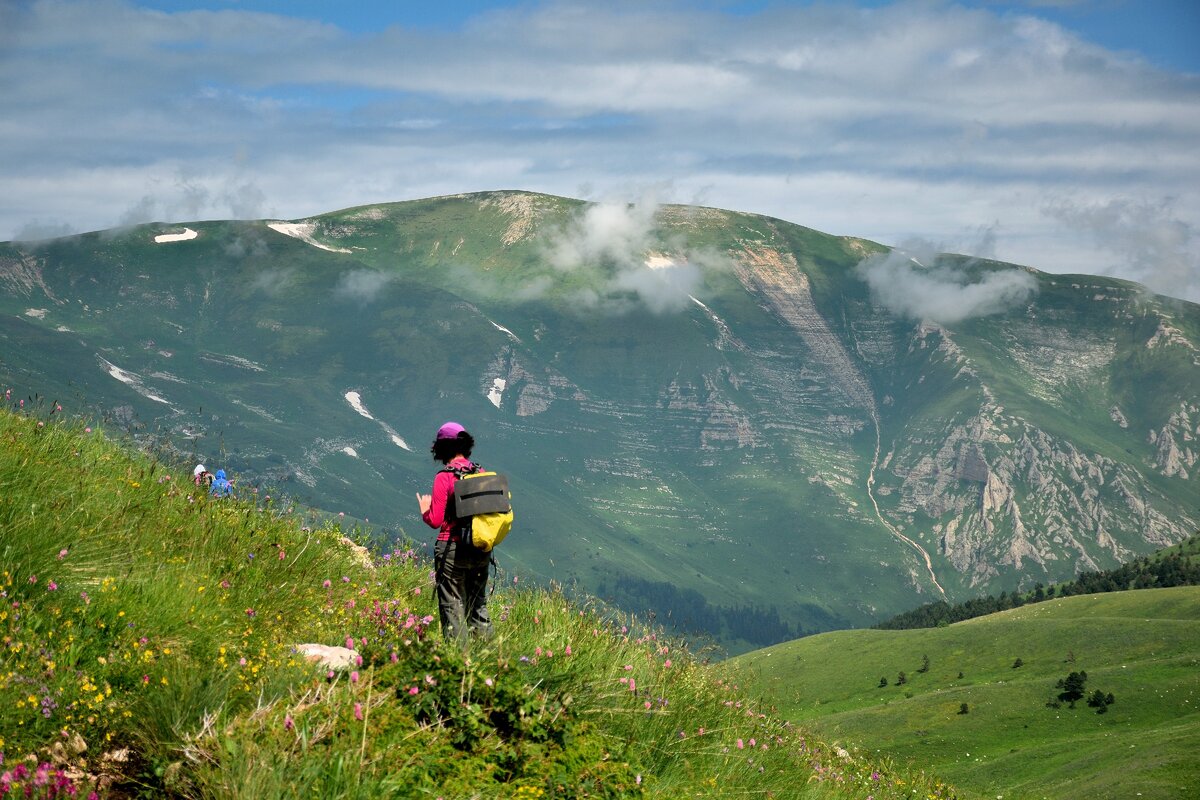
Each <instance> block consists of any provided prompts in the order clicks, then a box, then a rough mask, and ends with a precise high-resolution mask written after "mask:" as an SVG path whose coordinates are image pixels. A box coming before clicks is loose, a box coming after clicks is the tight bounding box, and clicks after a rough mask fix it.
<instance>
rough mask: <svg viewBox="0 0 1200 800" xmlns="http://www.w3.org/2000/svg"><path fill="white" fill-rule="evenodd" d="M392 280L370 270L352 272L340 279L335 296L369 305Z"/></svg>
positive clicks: (334, 290)
mask: <svg viewBox="0 0 1200 800" xmlns="http://www.w3.org/2000/svg"><path fill="white" fill-rule="evenodd" d="M390 280H391V278H390V277H389V276H387V275H385V274H383V273H382V272H375V271H374V270H369V269H357V270H351V271H350V272H347V273H345V274H343V275H342V276H341V277H340V278H338V282H337V285H336V286H335V287H334V288H333V294H334V296H335V297H340V298H343V299H347V300H355V301H358V302H360V303H369V302H372V301H373V300H375V298H377V297H378V296H379V292H380V291H382V290H383V287H384V286H386V285H387V284H388V282H389V281H390Z"/></svg>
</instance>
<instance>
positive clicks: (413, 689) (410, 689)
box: [408, 686, 421, 694]
mask: <svg viewBox="0 0 1200 800" xmlns="http://www.w3.org/2000/svg"><path fill="white" fill-rule="evenodd" d="M420 691H421V690H420V689H418V688H417V687H415V686H410V687H408V693H409V694H418V693H419V692H420Z"/></svg>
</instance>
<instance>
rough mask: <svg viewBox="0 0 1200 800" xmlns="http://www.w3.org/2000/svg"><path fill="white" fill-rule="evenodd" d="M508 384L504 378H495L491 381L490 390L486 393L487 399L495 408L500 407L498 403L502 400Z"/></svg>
mask: <svg viewBox="0 0 1200 800" xmlns="http://www.w3.org/2000/svg"><path fill="white" fill-rule="evenodd" d="M507 385H508V382H507V381H506V380H504V378H495V379H494V380H493V381H492V388H491V390H490V391H489V392H488V393H487V399H488V400H491V401H492V405H494V406H495V407H496V408H499V407H500V401H501V400H503V399H504V387H505V386H507Z"/></svg>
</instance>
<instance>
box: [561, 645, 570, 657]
mask: <svg viewBox="0 0 1200 800" xmlns="http://www.w3.org/2000/svg"><path fill="white" fill-rule="evenodd" d="M563 652H564V653H566V654H567V655H568V656H569V655H571V645H567V649H566V650H564V651H563Z"/></svg>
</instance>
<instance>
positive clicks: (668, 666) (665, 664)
mask: <svg viewBox="0 0 1200 800" xmlns="http://www.w3.org/2000/svg"><path fill="white" fill-rule="evenodd" d="M663 666H664V667H666V668H667V669H670V668H671V659H669V658H668V659H667V660H666V661H664V662H663Z"/></svg>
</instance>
